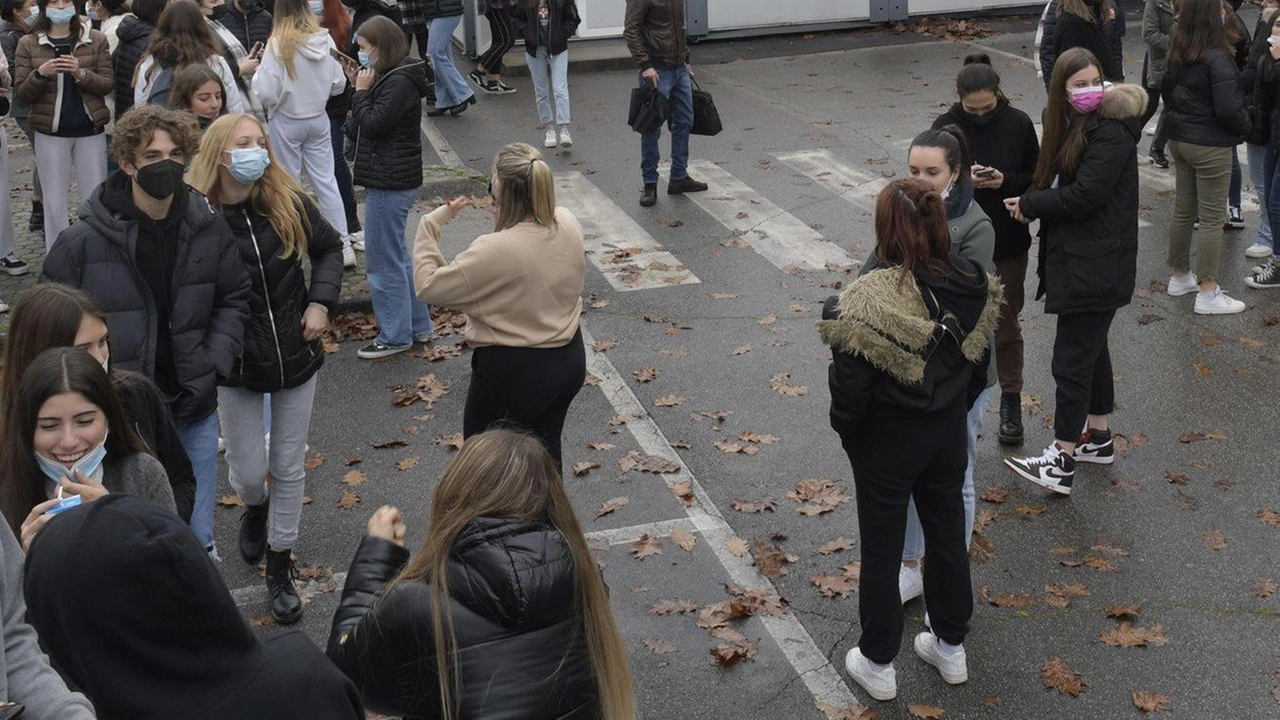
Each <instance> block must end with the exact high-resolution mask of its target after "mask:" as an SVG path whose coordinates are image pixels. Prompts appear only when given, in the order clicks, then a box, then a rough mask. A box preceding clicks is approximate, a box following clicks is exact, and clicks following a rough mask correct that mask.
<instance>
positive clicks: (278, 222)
mask: <svg viewBox="0 0 1280 720" xmlns="http://www.w3.org/2000/svg"><path fill="white" fill-rule="evenodd" d="M277 7H278V6H277ZM187 181H188V183H189V184H190V185H191V186H192V187H194V188H196V189H197V190H199V191H201V192H203V193H205V194H206V195H207V196H208V198H209V201H210V202H211V203H213V204H214V205H216V206H218V207H219V208H220V210H221V212H222V215H223V217H224V218H226V221H227V225H229V226H230V227H231V235H232V237H233V238H234V240H235V243H236V246H237V247H238V248H239V250H240V257H241V259H242V260H243V261H244V263H245V266H246V269H247V270H248V272H249V278H250V283H251V292H250V296H249V316H248V321H247V322H246V324H245V328H244V351H243V354H242V355H241V357H240V359H239V360H238V362H237V363H236V365H235V368H234V371H233V372H232V375H231V377H230V378H228V379H227V380H226V381H225V382H224V383H223V385H222V386H221V387H219V388H218V417H219V419H220V420H221V421H222V432H223V434H224V435H223V437H224V439H225V441H226V450H227V466H228V478H229V480H230V482H231V486H232V487H233V488H234V489H235V491H236V493H237V494H238V495H239V496H240V498H241V499H242V500H243V501H244V504H245V511H244V514H243V516H242V517H241V520H240V555H241V557H242V558H243V559H244V560H245V562H248V563H251V564H257V563H258V561H259V560H261V559H262V557H263V555H264V554H265V555H266V558H267V589H268V592H269V594H270V597H271V614H272V616H273V617H275V619H276V621H277V622H279V623H282V624H288V623H293V622H297V621H298V620H299V619H300V618H301V617H302V602H301V601H300V599H299V598H298V594H297V591H296V590H295V589H294V586H293V578H292V575H291V571H292V567H293V566H292V559H291V555H292V552H293V547H294V544H295V543H296V542H297V539H298V524H299V521H300V520H301V517H302V491H303V482H304V480H305V478H306V471H305V468H304V467H303V461H304V459H305V454H306V447H307V435H308V433H309V432H310V427H311V408H312V404H313V402H314V400H315V390H316V373H317V372H318V371H319V370H320V366H321V365H322V364H323V362H324V352H323V351H322V350H321V348H320V335H321V333H323V332H324V330H325V328H327V327H328V326H329V308H330V307H332V306H333V304H334V303H336V302H337V300H338V293H339V290H340V289H341V283H342V241H341V239H340V238H339V237H338V233H337V231H336V230H334V229H333V227H331V226H330V225H329V224H328V223H327V222H325V220H324V217H322V216H321V214H320V210H319V209H318V208H317V207H316V205H315V203H313V202H311V200H310V199H309V198H307V197H306V196H305V195H304V194H303V193H302V189H301V188H300V187H299V186H298V184H297V183H296V182H295V181H294V180H293V178H292V177H291V176H290V175H289V173H287V172H285V170H284V169H283V168H282V167H281V166H280V165H279V164H277V163H276V162H275V161H274V158H273V156H272V152H271V146H270V144H268V142H267V135H266V133H265V132H264V130H263V127H262V124H261V123H260V122H259V121H258V119H257V118H255V117H254V116H252V115H228V116H226V117H222V118H219V119H218V120H216V121H214V123H213V124H212V125H210V126H209V129H208V130H206V131H205V134H204V138H203V139H202V140H201V143H200V154H199V155H197V156H196V160H195V162H193V163H192V166H191V171H190V173H189V174H188V177H187ZM304 256H305V257H307V258H308V259H309V260H310V264H311V278H310V282H309V283H308V281H307V278H306V277H305V276H304V274H303V257H304ZM268 394H269V395H270V399H269V402H270V403H271V442H270V446H268V445H267V443H266V440H265V438H264V433H265V430H266V429H265V428H264V427H263V421H262V404H263V401H264V395H268Z"/></svg>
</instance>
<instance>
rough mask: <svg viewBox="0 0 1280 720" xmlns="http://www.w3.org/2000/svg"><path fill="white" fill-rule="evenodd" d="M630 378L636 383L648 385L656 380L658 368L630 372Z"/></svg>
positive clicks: (645, 368)
mask: <svg viewBox="0 0 1280 720" xmlns="http://www.w3.org/2000/svg"><path fill="white" fill-rule="evenodd" d="M631 377H633V378H635V379H636V382H638V383H649V382H653V381H654V380H657V379H658V368H656V367H642V368H638V369H636V370H632V371H631Z"/></svg>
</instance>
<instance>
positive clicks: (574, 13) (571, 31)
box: [511, 0, 582, 56]
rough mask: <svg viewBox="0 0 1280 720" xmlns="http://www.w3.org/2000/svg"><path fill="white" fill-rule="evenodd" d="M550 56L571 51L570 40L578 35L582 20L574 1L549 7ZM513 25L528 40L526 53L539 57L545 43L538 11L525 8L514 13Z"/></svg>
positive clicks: (548, 4)
mask: <svg viewBox="0 0 1280 720" xmlns="http://www.w3.org/2000/svg"><path fill="white" fill-rule="evenodd" d="M547 12H548V18H547V54H548V55H559V54H560V53H562V52H564V51H565V50H568V49H569V38H571V37H573V36H574V35H575V34H576V33H577V32H578V26H579V25H581V24H582V17H581V16H580V15H579V14H578V5H577V3H575V2H574V0H564V2H563V3H558V2H549V3H547ZM511 23H512V25H514V26H515V30H516V34H517V35H519V36H520V37H522V38H524V51H525V52H526V53H528V54H529V55H534V56H536V55H537V54H538V48H539V46H540V44H541V41H542V33H541V32H540V30H541V29H542V24H541V23H539V22H538V7H537V4H536V3H535V4H534V5H533V6H532V7H531V6H529V5H524V6H523V8H521V7H517V8H515V9H514V10H513V11H512V13H511Z"/></svg>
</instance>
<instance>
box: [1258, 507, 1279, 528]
mask: <svg viewBox="0 0 1280 720" xmlns="http://www.w3.org/2000/svg"><path fill="white" fill-rule="evenodd" d="M1258 519H1259V520H1261V521H1262V523H1263V524H1264V525H1266V526H1267V527H1273V528H1280V512H1276V511H1275V510H1272V509H1271V508H1263V509H1261V510H1259V511H1258Z"/></svg>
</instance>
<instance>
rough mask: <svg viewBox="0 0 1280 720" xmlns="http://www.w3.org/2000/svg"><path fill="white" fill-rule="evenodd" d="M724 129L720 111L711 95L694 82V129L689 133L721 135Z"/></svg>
mask: <svg viewBox="0 0 1280 720" xmlns="http://www.w3.org/2000/svg"><path fill="white" fill-rule="evenodd" d="M723 129H724V125H722V124H721V123H720V111H719V110H717V109H716V103H715V101H714V100H712V99H711V93H709V92H707V91H706V90H703V89H702V88H700V87H698V81H697V80H694V81H693V127H692V128H690V129H689V132H690V133H692V134H694V135H719V134H720V131H721V130H723Z"/></svg>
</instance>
